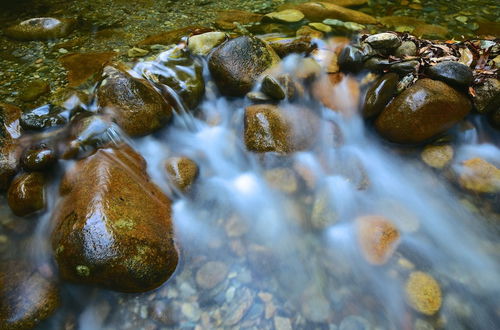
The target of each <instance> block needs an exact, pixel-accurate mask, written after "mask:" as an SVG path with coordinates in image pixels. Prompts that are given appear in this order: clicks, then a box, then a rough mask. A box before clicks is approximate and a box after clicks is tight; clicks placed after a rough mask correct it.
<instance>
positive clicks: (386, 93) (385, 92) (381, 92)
mask: <svg viewBox="0 0 500 330" xmlns="http://www.w3.org/2000/svg"><path fill="white" fill-rule="evenodd" d="M398 81H399V76H398V75H397V74H395V73H387V74H385V75H383V76H382V77H380V78H379V79H378V80H377V81H376V82H375V83H374V84H373V86H372V87H370V89H368V91H367V92H366V96H365V103H364V105H363V117H365V118H372V117H375V116H377V115H378V114H380V112H382V110H384V108H385V106H386V105H387V103H389V101H390V100H391V98H392V97H393V96H394V95H395V94H396V88H397V85H398Z"/></svg>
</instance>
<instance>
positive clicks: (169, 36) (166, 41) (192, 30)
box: [137, 26, 212, 47]
mask: <svg viewBox="0 0 500 330" xmlns="http://www.w3.org/2000/svg"><path fill="white" fill-rule="evenodd" d="M210 31H212V29H210V28H206V27H203V26H186V27H183V28H180V29H175V30H170V31H166V32H160V33H158V34H154V35H151V36H148V37H146V38H145V39H143V40H141V41H140V42H138V43H137V46H138V47H144V46H150V45H171V44H176V43H178V42H179V41H180V40H181V38H182V37H185V36H189V35H191V34H201V33H205V32H210Z"/></svg>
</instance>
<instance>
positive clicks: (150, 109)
mask: <svg viewBox="0 0 500 330" xmlns="http://www.w3.org/2000/svg"><path fill="white" fill-rule="evenodd" d="M97 95H98V102H99V106H101V107H102V108H105V109H107V110H108V111H110V112H112V115H113V117H114V119H115V120H116V122H117V123H118V125H120V127H121V128H122V129H123V130H124V131H125V133H127V134H129V135H131V136H141V135H147V134H150V133H152V132H154V131H156V130H158V129H160V128H161V127H163V126H164V125H165V124H166V123H167V122H168V121H169V120H170V118H171V117H172V107H171V106H170V104H168V103H167V101H166V100H165V99H164V98H163V97H162V96H161V95H160V94H159V93H158V92H157V91H156V90H155V89H154V88H153V87H152V86H151V85H150V84H149V83H148V82H147V81H145V80H143V79H138V78H135V77H132V76H131V75H130V74H128V73H127V72H125V71H122V70H120V69H119V68H116V67H113V66H107V67H105V68H104V80H103V81H102V83H101V86H100V87H99V90H98V92H97Z"/></svg>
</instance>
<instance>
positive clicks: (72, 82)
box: [59, 52, 117, 87]
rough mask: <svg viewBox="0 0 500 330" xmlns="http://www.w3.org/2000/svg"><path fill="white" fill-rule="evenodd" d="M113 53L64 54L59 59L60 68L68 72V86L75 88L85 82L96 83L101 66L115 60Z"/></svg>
mask: <svg viewBox="0 0 500 330" xmlns="http://www.w3.org/2000/svg"><path fill="white" fill-rule="evenodd" d="M116 55H117V53H115V52H92V53H75V54H66V55H64V56H62V57H60V58H59V62H61V64H62V66H63V67H64V68H65V69H66V70H67V71H68V82H69V86H72V87H75V86H79V85H81V84H83V83H84V82H86V81H87V80H89V81H90V82H94V81H95V82H97V80H98V79H99V77H100V76H101V73H102V69H103V66H104V65H105V64H106V63H108V62H110V61H111V60H112V59H113V58H115V57H116Z"/></svg>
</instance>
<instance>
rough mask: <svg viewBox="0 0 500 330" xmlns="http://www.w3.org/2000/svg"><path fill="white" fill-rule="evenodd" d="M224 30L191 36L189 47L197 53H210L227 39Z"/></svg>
mask: <svg viewBox="0 0 500 330" xmlns="http://www.w3.org/2000/svg"><path fill="white" fill-rule="evenodd" d="M226 38H227V35H226V34H225V33H224V32H207V33H202V34H197V35H194V36H191V37H189V41H188V48H189V50H190V51H191V53H193V54H196V55H202V56H203V55H208V53H210V51H212V49H214V48H215V47H217V46H218V45H220V44H221V43H222V42H223V41H224V40H226Z"/></svg>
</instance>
